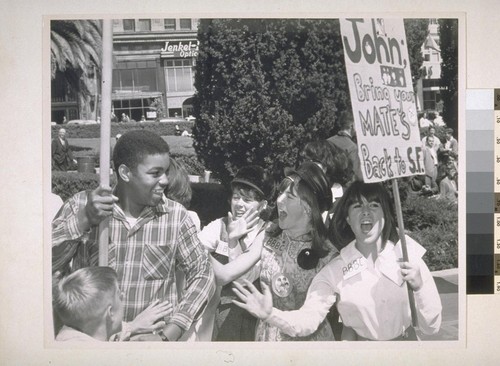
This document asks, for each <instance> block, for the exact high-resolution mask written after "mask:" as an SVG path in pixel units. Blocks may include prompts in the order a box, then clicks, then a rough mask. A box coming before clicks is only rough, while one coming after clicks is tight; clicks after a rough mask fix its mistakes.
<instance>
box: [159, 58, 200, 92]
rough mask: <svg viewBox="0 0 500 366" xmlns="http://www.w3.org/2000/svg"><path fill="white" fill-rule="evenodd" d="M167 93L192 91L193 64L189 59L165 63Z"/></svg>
mask: <svg viewBox="0 0 500 366" xmlns="http://www.w3.org/2000/svg"><path fill="white" fill-rule="evenodd" d="M165 78H166V82H167V92H181V91H194V87H193V84H194V75H193V62H192V60H191V59H174V60H167V61H165Z"/></svg>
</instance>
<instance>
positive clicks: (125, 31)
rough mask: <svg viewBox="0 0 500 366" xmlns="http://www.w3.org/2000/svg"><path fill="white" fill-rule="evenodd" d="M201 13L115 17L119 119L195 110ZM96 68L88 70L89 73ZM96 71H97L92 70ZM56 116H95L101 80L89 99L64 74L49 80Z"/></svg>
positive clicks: (115, 109) (114, 107)
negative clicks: (79, 93)
mask: <svg viewBox="0 0 500 366" xmlns="http://www.w3.org/2000/svg"><path fill="white" fill-rule="evenodd" d="M197 31H198V19H193V18H169V19H142V18H140V19H114V20H113V81H112V82H113V85H112V97H111V98H112V111H113V113H114V115H115V118H116V120H121V119H122V116H124V117H125V116H126V117H125V118H128V119H131V120H135V121H141V120H155V119H156V118H160V119H161V118H169V117H178V118H185V117H188V116H189V115H192V109H193V107H192V98H193V96H194V91H195V90H194V66H195V62H196V61H195V60H196V56H197V55H198V40H197ZM89 75H90V77H91V78H94V76H95V75H96V73H94V72H93V70H87V73H86V77H89ZM92 75H93V76H92ZM51 84H52V85H51V109H52V121H54V122H57V123H62V122H63V121H70V120H74V119H92V120H96V119H97V116H99V115H100V111H99V110H98V107H100V103H96V101H99V100H100V96H99V92H100V90H99V88H98V86H99V81H98V80H97V79H95V80H94V82H93V83H92V82H90V83H87V84H88V86H89V88H90V89H91V90H90V94H91V95H90V96H89V97H88V100H83V99H82V98H80V97H79V95H78V93H75V92H74V91H71V90H70V88H69V87H68V85H67V84H66V82H65V79H64V77H62V74H60V73H59V75H56V77H55V79H54V80H52V83H51Z"/></svg>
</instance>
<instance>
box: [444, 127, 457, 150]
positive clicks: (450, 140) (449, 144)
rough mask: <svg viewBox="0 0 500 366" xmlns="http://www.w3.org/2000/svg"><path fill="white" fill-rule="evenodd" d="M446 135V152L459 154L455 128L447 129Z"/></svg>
mask: <svg viewBox="0 0 500 366" xmlns="http://www.w3.org/2000/svg"><path fill="white" fill-rule="evenodd" d="M445 134H446V135H445V136H446V142H445V143H444V145H443V148H444V150H449V151H451V152H453V153H454V154H458V141H457V140H456V139H455V138H454V137H453V128H447V129H446V130H445Z"/></svg>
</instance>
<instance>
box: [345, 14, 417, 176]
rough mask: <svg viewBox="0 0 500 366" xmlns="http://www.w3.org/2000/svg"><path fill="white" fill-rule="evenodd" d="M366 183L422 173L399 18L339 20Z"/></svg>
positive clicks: (406, 52)
mask: <svg viewBox="0 0 500 366" xmlns="http://www.w3.org/2000/svg"><path fill="white" fill-rule="evenodd" d="M340 29H341V34H342V43H343V45H344V55H345V61H346V69H347V78H348V81H349V91H350V96H351V103H352V110H353V117H354V127H355V130H356V135H357V141H358V152H359V158H360V163H361V171H362V173H363V179H364V181H365V182H367V183H370V182H380V181H384V180H388V179H394V178H399V177H406V176H411V175H415V174H424V164H423V152H422V145H421V141H420V132H419V126H418V118H417V112H416V104H415V100H416V96H415V92H414V91H413V85H412V78H411V72H410V62H409V59H408V48H407V44H406V36H405V30H404V25H403V19H381V18H377V19H361V18H355V19H354V18H352V19H340Z"/></svg>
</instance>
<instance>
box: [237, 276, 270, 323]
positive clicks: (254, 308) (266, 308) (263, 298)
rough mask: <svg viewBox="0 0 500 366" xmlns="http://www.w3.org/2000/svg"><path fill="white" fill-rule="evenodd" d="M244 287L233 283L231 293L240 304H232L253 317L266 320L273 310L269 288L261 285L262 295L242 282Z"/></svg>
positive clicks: (248, 284)
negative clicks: (237, 298)
mask: <svg viewBox="0 0 500 366" xmlns="http://www.w3.org/2000/svg"><path fill="white" fill-rule="evenodd" d="M244 282H245V287H246V288H245V287H243V286H242V285H240V284H239V283H237V282H234V283H233V284H234V287H233V292H234V293H235V294H236V296H238V297H239V299H240V300H241V301H242V302H239V301H236V300H233V304H236V305H238V306H239V307H240V308H242V309H245V310H246V311H248V312H249V313H250V314H252V315H253V316H255V317H257V318H259V319H266V318H268V317H269V315H271V312H272V310H273V298H272V296H271V291H270V290H269V286H267V285H266V284H265V283H262V290H263V293H260V292H259V290H257V288H255V286H254V285H253V284H252V283H251V282H250V281H247V280H244Z"/></svg>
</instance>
